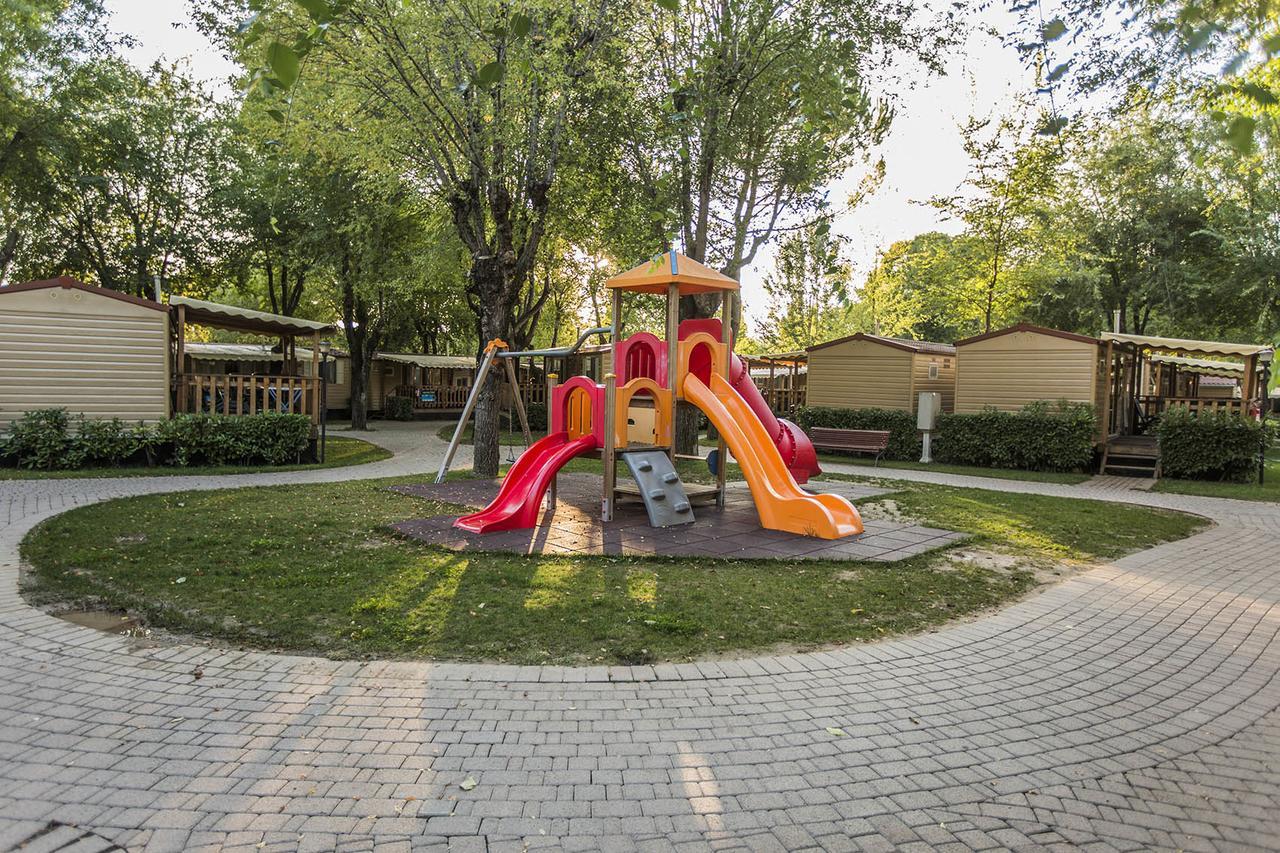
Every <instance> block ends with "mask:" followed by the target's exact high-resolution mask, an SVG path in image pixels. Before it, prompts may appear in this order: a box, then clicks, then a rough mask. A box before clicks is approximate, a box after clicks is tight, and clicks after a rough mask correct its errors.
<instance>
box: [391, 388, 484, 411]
mask: <svg viewBox="0 0 1280 853" xmlns="http://www.w3.org/2000/svg"><path fill="white" fill-rule="evenodd" d="M470 392H471V388H470V387H469V386H465V385H464V386H461V387H458V386H451V385H397V386H396V388H395V395H396V396H397V397H409V398H411V399H412V400H413V407H414V408H415V409H461V408H462V407H463V406H464V405H466V402H467V394H469V393H470Z"/></svg>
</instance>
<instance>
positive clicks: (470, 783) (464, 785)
mask: <svg viewBox="0 0 1280 853" xmlns="http://www.w3.org/2000/svg"><path fill="white" fill-rule="evenodd" d="M479 784H480V783H479V782H477V781H476V780H475V777H474V776H468V777H467V778H465V779H463V780H462V781H461V782H459V783H458V787H459V788H461V789H462V790H464V791H470V790H471V789H472V788H474V787H475V786H476V785H479Z"/></svg>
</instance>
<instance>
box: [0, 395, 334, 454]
mask: <svg viewBox="0 0 1280 853" xmlns="http://www.w3.org/2000/svg"><path fill="white" fill-rule="evenodd" d="M73 421H74V423H75V426H76V428H75V430H74V431H73V430H72V429H71V425H72V423H73ZM310 439H311V422H310V420H309V419H308V418H307V416H306V415H286V414H275V413H270V412H264V413H262V414H257V415H244V416H229V415H178V416H176V417H174V418H173V419H172V420H168V421H161V422H159V423H157V424H155V425H154V426H147V425H144V424H138V425H137V426H136V427H131V426H128V425H126V424H124V423H123V422H121V421H120V420H119V419H113V420H109V421H95V420H88V419H86V418H84V416H82V415H77V416H76V417H75V418H74V419H72V418H70V417H69V416H68V415H67V412H66V410H65V409H42V410H39V411H33V412H27V413H25V414H24V415H23V416H22V417H21V418H20V419H19V420H17V421H15V422H14V423H13V424H12V426H11V427H10V429H9V434H8V436H6V437H5V438H4V439H3V441H0V456H3V458H4V459H5V460H6V461H8V462H10V463H11V464H16V465H18V466H20V467H22V468H41V469H55V468H59V469H74V468H81V467H84V466H86V465H90V464H93V465H105V466H117V465H120V464H123V463H124V462H127V461H128V460H129V459H131V458H133V457H134V456H137V455H138V454H139V453H140V452H142V451H146V453H147V457H148V459H152V458H154V459H156V460H158V461H159V462H160V463H161V464H164V465H178V466H186V465H229V464H234V465H283V464H286V463H289V462H297V461H298V460H299V458H300V457H301V455H302V453H303V452H304V451H305V450H306V449H307V446H308V444H309V442H310Z"/></svg>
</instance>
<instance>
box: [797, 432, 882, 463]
mask: <svg viewBox="0 0 1280 853" xmlns="http://www.w3.org/2000/svg"><path fill="white" fill-rule="evenodd" d="M809 439H810V440H811V441H812V442H813V446H814V448H816V449H818V450H840V451H843V452H846V453H874V454H875V455H876V460H875V463H874V464H876V465H879V464H880V458H881V457H882V456H884V454H885V451H886V450H888V449H889V431H888V430H878V429H833V428H831V427H814V428H813V429H811V430H809Z"/></svg>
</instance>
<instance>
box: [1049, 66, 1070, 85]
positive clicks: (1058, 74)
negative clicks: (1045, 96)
mask: <svg viewBox="0 0 1280 853" xmlns="http://www.w3.org/2000/svg"><path fill="white" fill-rule="evenodd" d="M1070 69H1071V63H1070V62H1064V63H1062V64H1061V65H1059V66H1057V67H1056V68H1054V69H1053V70H1052V71H1050V72H1049V76H1048V77H1046V78H1045V80H1047V81H1048V82H1050V83H1056V82H1058V81H1059V80H1061V79H1062V78H1063V77H1064V76H1066V73H1067V71H1069V70H1070Z"/></svg>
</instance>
